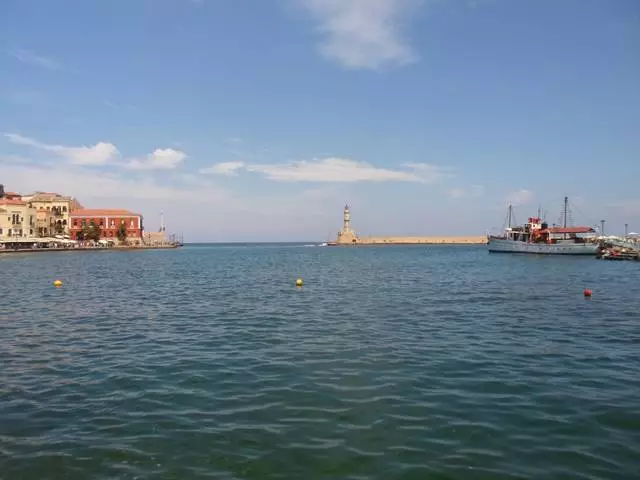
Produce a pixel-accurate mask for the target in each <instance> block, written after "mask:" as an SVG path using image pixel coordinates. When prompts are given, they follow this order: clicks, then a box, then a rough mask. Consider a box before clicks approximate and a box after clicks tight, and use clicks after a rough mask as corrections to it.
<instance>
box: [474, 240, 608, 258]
mask: <svg viewBox="0 0 640 480" xmlns="http://www.w3.org/2000/svg"><path fill="white" fill-rule="evenodd" d="M487 244H488V246H489V251H490V252H496V253H534V254H538V255H594V256H595V255H596V254H597V253H598V245H597V244H594V243H557V244H548V243H527V242H518V241H515V240H507V239H504V238H489V240H488V242H487Z"/></svg>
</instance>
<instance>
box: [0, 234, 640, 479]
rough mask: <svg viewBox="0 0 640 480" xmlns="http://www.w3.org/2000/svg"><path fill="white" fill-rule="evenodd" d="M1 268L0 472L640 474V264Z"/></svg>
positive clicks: (172, 263)
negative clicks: (587, 293)
mask: <svg viewBox="0 0 640 480" xmlns="http://www.w3.org/2000/svg"><path fill="white" fill-rule="evenodd" d="M36 257H37V258H36ZM0 262H1V265H0V285H2V286H3V292H2V295H3V296H2V304H1V305H2V308H0V329H1V333H2V339H3V341H2V342H0V362H1V364H0V367H1V369H2V382H1V383H0V472H2V473H0V476H2V477H3V478H5V477H6V478H20V479H31V478H33V479H41V478H93V477H95V478H218V479H266V478H269V479H291V478H296V479H297V478H304V479H314V478H336V479H337V478H340V479H353V480H355V479H360V480H362V479H374V478H380V479H394V478H398V479H412V478H415V479H424V478H442V479H452V478H471V479H473V478H478V479H484V478H496V479H497V478H510V479H511V478H536V479H544V478H549V479H552V478H563V479H564V478H566V479H605V478H606V479H617V478H620V479H627V478H634V477H635V475H636V473H637V472H636V470H637V465H638V459H639V458H640V437H638V432H640V403H638V391H640V376H638V371H640V357H639V356H638V348H637V347H638V344H640V314H639V313H638V312H640V270H639V269H638V268H637V266H636V265H635V264H618V263H615V262H610V263H608V262H597V261H595V260H591V259H562V258H559V259H550V258H544V257H542V258H540V257H521V256H508V255H495V256H494V255H488V254H487V253H486V251H484V250H483V249H482V248H476V247H463V248H454V247H439V246H436V247H397V248H395V247H391V248H384V247H382V248H355V249H341V248H338V249H320V248H318V249H305V248H295V247H287V246H244V247H222V246H217V247H216V246H209V247H186V248H184V249H181V250H177V251H150V252H129V253H113V252H95V253H90V254H85V255H56V254H52V255H37V256H16V257H12V256H6V257H2V258H0ZM612 263H613V265H612ZM49 276H51V278H49ZM54 277H55V278H63V279H64V281H65V284H64V288H62V289H53V288H52V287H51V280H52V278H54ZM296 277H303V278H304V279H305V286H304V287H303V288H302V289H296V288H295V287H293V285H292V281H293V279H295V278H296ZM585 286H589V288H592V289H593V290H594V297H593V298H592V299H591V300H589V301H585V299H584V298H583V297H582V294H581V292H582V289H583V288H584V287H585ZM25 292H29V297H28V304H25Z"/></svg>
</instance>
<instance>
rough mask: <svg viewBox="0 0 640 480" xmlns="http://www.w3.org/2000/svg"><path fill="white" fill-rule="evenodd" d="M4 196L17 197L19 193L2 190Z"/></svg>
mask: <svg viewBox="0 0 640 480" xmlns="http://www.w3.org/2000/svg"><path fill="white" fill-rule="evenodd" d="M4 194H5V196H7V197H19V196H20V194H19V193H17V192H4Z"/></svg>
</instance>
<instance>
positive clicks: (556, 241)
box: [487, 197, 599, 256]
mask: <svg viewBox="0 0 640 480" xmlns="http://www.w3.org/2000/svg"><path fill="white" fill-rule="evenodd" d="M567 210H568V198H567V197H564V221H563V226H561V227H558V226H555V225H553V226H549V225H548V224H547V223H546V222H545V221H543V220H542V218H540V214H539V213H538V216H536V217H530V218H529V219H528V221H527V223H525V224H524V225H518V226H513V225H512V218H513V207H512V206H511V205H509V213H508V226H507V227H506V228H505V230H504V234H503V235H488V237H487V245H488V249H489V252H502V253H535V254H542V255H593V256H595V255H597V253H598V251H599V245H598V243H597V241H596V239H595V233H596V230H595V229H594V228H592V227H588V226H575V227H571V226H568V225H567Z"/></svg>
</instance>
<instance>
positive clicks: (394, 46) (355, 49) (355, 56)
mask: <svg viewBox="0 0 640 480" xmlns="http://www.w3.org/2000/svg"><path fill="white" fill-rule="evenodd" d="M298 1H300V2H301V3H302V5H303V6H304V7H305V8H306V9H307V10H308V11H309V12H310V13H311V14H312V15H313V17H314V18H315V19H316V21H317V22H318V29H319V31H320V32H322V34H323V36H324V39H323V41H322V43H321V44H320V46H319V50H320V53H321V54H322V55H324V56H325V57H327V58H329V59H331V60H335V61H337V62H338V63H340V64H341V65H343V66H345V67H347V68H353V69H361V68H368V69H379V68H381V67H384V66H387V65H406V64H408V63H411V62H414V61H416V60H417V55H416V53H415V52H414V51H413V49H412V48H411V46H410V45H409V44H408V43H407V42H406V41H405V40H404V39H403V38H402V29H401V25H402V23H403V20H405V19H406V18H407V17H408V16H409V13H410V12H411V10H412V9H413V8H412V7H414V6H415V5H416V3H417V2H416V1H415V0H298Z"/></svg>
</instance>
